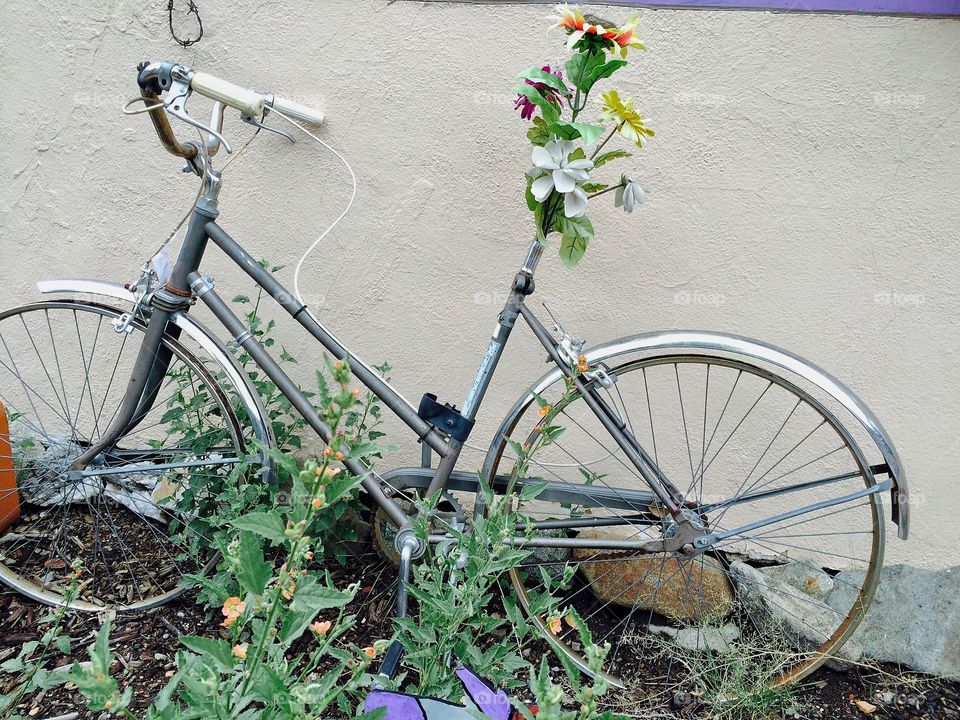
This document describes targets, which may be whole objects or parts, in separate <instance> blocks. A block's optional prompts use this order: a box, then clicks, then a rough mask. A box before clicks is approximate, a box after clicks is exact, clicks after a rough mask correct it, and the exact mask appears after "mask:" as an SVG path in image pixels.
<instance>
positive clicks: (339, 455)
mask: <svg viewBox="0 0 960 720" xmlns="http://www.w3.org/2000/svg"><path fill="white" fill-rule="evenodd" d="M327 364H328V370H329V372H330V375H331V376H332V378H333V380H332V383H331V384H330V385H328V386H327V393H328V397H329V402H328V403H327V404H326V405H324V406H322V409H321V410H320V413H321V416H322V417H323V419H324V420H325V422H326V423H327V424H328V425H329V426H330V428H331V429H332V430H333V432H334V437H333V439H332V440H331V442H330V443H329V445H328V446H327V447H325V448H324V449H323V451H322V453H321V454H320V455H319V457H318V458H317V459H316V460H311V461H309V462H307V463H305V464H304V466H303V467H302V468H300V467H298V465H297V462H296V460H295V459H293V458H291V457H290V456H288V455H285V454H283V453H280V452H279V451H273V455H274V458H275V459H276V460H277V462H278V463H279V464H281V465H282V466H283V468H284V469H285V471H286V472H288V473H289V474H290V476H291V477H292V483H291V488H290V499H289V502H288V503H287V504H285V505H281V504H278V503H275V504H274V505H273V506H272V507H270V508H269V509H263V508H259V509H255V510H252V511H249V512H246V513H244V514H242V515H240V516H239V517H236V518H235V519H233V520H232V521H231V522H230V527H231V528H232V537H231V539H230V541H229V542H228V543H226V545H225V547H224V560H223V565H224V569H225V571H226V572H228V573H229V575H230V576H231V577H232V579H233V582H234V583H235V585H234V586H235V587H238V588H239V594H238V595H236V596H231V597H228V598H226V599H224V600H223V603H222V608H221V610H222V614H223V616H224V618H225V619H224V621H223V623H222V625H223V627H224V633H225V635H226V636H225V637H215V638H210V637H197V636H184V637H181V638H180V642H181V643H182V644H183V646H184V649H183V650H181V651H179V652H178V654H177V671H176V673H175V674H174V676H173V677H172V678H171V679H170V681H169V682H168V683H167V685H166V686H165V687H164V688H163V690H161V691H160V693H159V694H158V695H157V696H156V698H155V699H154V701H153V703H152V705H151V706H150V707H149V708H148V709H147V711H146V715H145V717H146V718H149V719H151V720H167V719H169V720H174V719H178V720H179V719H181V718H237V719H240V718H243V719H247V718H257V719H258V720H267V719H270V720H274V719H276V720H281V719H283V720H287V719H289V720H293V719H304V720H305V719H306V718H310V719H311V720H312V719H313V718H316V717H320V716H322V715H323V714H324V713H325V712H327V711H328V709H331V708H334V707H336V708H339V710H340V712H342V713H344V714H352V710H353V706H354V701H353V694H354V693H355V692H356V691H357V690H358V689H359V688H360V687H363V686H365V685H367V684H368V683H369V676H368V674H367V669H368V667H369V665H370V663H371V662H372V660H373V659H374V658H375V657H376V655H377V653H378V652H379V651H380V650H381V649H382V646H383V643H380V642H378V643H375V644H374V645H373V646H371V647H367V648H364V649H362V650H361V649H359V648H356V647H353V646H351V645H349V644H347V643H346V642H344V641H343V635H344V633H345V632H346V631H347V630H348V629H349V627H350V625H351V623H352V620H353V618H352V616H350V615H347V614H345V609H344V608H345V607H346V606H347V604H348V603H349V602H350V601H351V600H352V599H353V597H354V595H355V593H356V592H357V588H356V587H355V586H351V587H349V588H347V589H346V590H340V589H337V588H335V587H334V586H333V583H332V581H331V578H330V576H329V573H320V572H318V571H316V570H314V569H313V567H315V566H316V564H317V563H318V562H319V560H320V559H321V558H322V554H323V544H322V543H318V542H317V539H316V538H315V536H313V535H311V534H310V533H309V528H311V527H313V526H314V524H315V522H316V521H317V520H318V519H319V518H321V517H322V516H324V515H327V514H329V513H331V512H333V509H335V508H337V507H338V506H339V505H342V504H343V503H346V502H347V501H348V499H349V498H351V497H353V496H354V495H355V494H356V493H357V491H358V489H359V485H360V480H359V478H357V477H355V476H352V475H350V474H349V473H347V472H345V471H341V470H339V469H338V468H337V467H335V466H334V463H335V462H336V461H337V460H338V459H347V458H350V459H355V460H359V461H365V460H367V459H369V458H370V457H371V456H372V455H373V454H374V453H375V452H376V446H375V444H373V443H372V442H370V441H369V439H368V438H363V437H360V436H357V435H353V434H348V433H347V432H345V430H344V427H345V426H344V421H345V419H346V418H347V417H349V416H351V414H355V413H356V412H357V411H358V398H359V392H358V391H356V390H355V389H351V388H350V386H349V380H350V371H349V366H348V365H347V363H346V362H336V363H332V362H329V360H328V361H327ZM269 557H275V558H276V559H275V560H273V561H271V560H270V559H268V558H269ZM321 613H322V614H323V615H324V618H323V619H321V618H320V617H319V616H320V615H321ZM108 638H109V625H105V626H104V627H103V628H102V629H101V631H100V634H99V636H98V640H97V642H96V644H95V645H94V647H93V648H92V649H91V651H90V655H91V663H90V664H89V665H87V666H82V665H79V664H75V665H74V667H73V669H72V670H71V671H70V674H69V678H70V680H71V681H72V682H74V683H75V684H76V685H77V687H78V688H79V689H80V691H81V692H82V693H83V695H84V696H85V697H86V699H87V702H88V705H89V707H90V708H91V709H93V710H106V711H108V712H110V713H114V714H119V715H122V716H125V717H135V716H134V714H133V713H132V711H131V710H130V707H129V705H130V699H131V694H130V691H129V688H128V689H127V690H125V691H123V692H120V690H119V687H118V685H117V683H116V680H115V679H113V678H112V677H110V674H109V667H110V663H111V661H112V658H111V655H110V650H109V640H108Z"/></svg>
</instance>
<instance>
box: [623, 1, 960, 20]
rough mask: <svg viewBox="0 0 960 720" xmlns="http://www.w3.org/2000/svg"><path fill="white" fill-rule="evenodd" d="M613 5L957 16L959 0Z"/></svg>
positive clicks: (696, 2)
mask: <svg viewBox="0 0 960 720" xmlns="http://www.w3.org/2000/svg"><path fill="white" fill-rule="evenodd" d="M606 2H609V3H610V4H614V5H636V6H639V7H653V8H656V7H673V8H677V7H680V8H720V9H723V8H727V9H741V10H787V11H792V12H835V13H853V14H862V15H916V16H938V17H960V0H606Z"/></svg>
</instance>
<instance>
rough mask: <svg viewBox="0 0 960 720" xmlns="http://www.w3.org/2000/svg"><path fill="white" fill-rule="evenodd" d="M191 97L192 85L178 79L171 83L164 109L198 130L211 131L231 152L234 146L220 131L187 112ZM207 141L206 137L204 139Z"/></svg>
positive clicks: (224, 147) (225, 148)
mask: <svg viewBox="0 0 960 720" xmlns="http://www.w3.org/2000/svg"><path fill="white" fill-rule="evenodd" d="M189 97H190V85H189V83H187V82H186V81H184V80H176V81H174V82H173V83H172V84H171V85H170V89H169V90H168V91H167V97H166V99H165V100H164V101H163V109H164V110H166V111H167V113H168V114H169V115H172V116H173V117H175V118H177V119H178V120H182V121H183V122H185V123H187V125H193V127H195V128H197V129H198V130H200V131H202V132H205V133H209V134H210V135H212V136H213V137H214V138H216V139H217V140H219V141H220V143H221V144H222V145H223V149H224V150H225V151H226V152H227V154H230V153H232V152H233V147H231V145H230V142H229V141H228V140H227V139H226V138H225V137H224V136H223V135H222V134H220V133H219V132H217V131H216V130H214V129H213V128H212V127H208V126H206V125H204V124H203V123H202V122H199V121H197V120H194V119H193V118H192V117H191V116H190V114H189V113H187V99H188V98H189ZM204 142H206V139H204Z"/></svg>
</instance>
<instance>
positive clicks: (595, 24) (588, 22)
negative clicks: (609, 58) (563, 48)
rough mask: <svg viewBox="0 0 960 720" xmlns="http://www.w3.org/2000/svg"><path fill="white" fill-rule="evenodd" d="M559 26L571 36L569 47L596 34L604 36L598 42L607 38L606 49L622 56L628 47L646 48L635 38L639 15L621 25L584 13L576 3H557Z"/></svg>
mask: <svg viewBox="0 0 960 720" xmlns="http://www.w3.org/2000/svg"><path fill="white" fill-rule="evenodd" d="M556 10H557V12H558V13H559V17H558V18H557V25H556V26H557V27H558V28H562V29H563V30H564V31H565V32H566V33H567V34H568V35H569V36H570V39H569V40H568V41H567V47H570V48H572V47H573V46H574V45H576V44H577V43H578V42H580V40H581V39H582V38H583V36H584V35H594V36H596V37H597V38H602V40H599V41H598V42H602V41H603V40H606V41H608V42H605V43H603V45H604V46H605V48H606V49H608V50H612V51H613V52H614V53H619V55H620V57H624V58H625V57H626V56H627V49H628V48H636V49H637V50H646V48H645V47H644V46H643V43H641V42H640V41H639V40H637V39H635V37H634V33H635V32H636V27H637V22H638V21H639V18H638V16H636V15H634V16H632V17H631V18H629V19H628V20H627V22H625V23H624V24H623V25H620V26H619V27H618V26H616V25H614V24H613V23H611V22H609V21H608V20H603V19H602V18H598V17H595V16H593V15H584V14H583V11H582V10H580V8H578V7H576V6H574V5H567V4H563V5H557V7H556Z"/></svg>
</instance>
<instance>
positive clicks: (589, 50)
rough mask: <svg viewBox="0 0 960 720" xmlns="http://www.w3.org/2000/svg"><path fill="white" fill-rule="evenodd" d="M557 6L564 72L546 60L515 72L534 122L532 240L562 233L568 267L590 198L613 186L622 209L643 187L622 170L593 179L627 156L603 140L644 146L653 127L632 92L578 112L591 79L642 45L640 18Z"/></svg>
mask: <svg viewBox="0 0 960 720" xmlns="http://www.w3.org/2000/svg"><path fill="white" fill-rule="evenodd" d="M557 12H558V14H559V17H558V18H557V24H556V27H558V28H560V29H561V30H563V31H564V32H566V33H567V35H568V40H567V47H568V48H569V49H570V50H572V51H573V55H572V56H571V57H570V59H569V60H567V63H566V66H565V68H564V70H566V78H564V72H563V71H561V70H559V69H553V68H551V67H550V66H549V65H544V66H542V67H540V68H536V67H534V68H530V69H529V70H527V71H526V72H523V73H520V75H519V76H518V77H519V78H520V79H521V80H523V81H524V83H523V84H522V85H520V86H519V87H518V88H517V93H518V95H517V101H516V109H518V110H519V111H520V117H521V118H523V119H524V120H529V121H530V122H531V123H532V127H531V128H530V129H529V130H528V131H527V137H528V138H529V139H530V142H532V143H533V145H534V147H533V167H532V168H531V169H530V170H529V171H528V172H527V190H526V199H527V207H529V208H530V210H531V211H532V212H533V216H534V221H535V223H536V226H537V239H538V240H539V241H540V242H546V238H547V236H548V235H549V234H550V233H553V232H556V233H559V234H560V236H561V241H560V257H561V259H562V260H563V262H564V264H565V265H567V266H569V267H572V266H574V265H576V264H577V263H578V262H579V261H580V258H582V257H583V255H584V253H585V252H586V251H587V245H588V244H589V242H590V238H592V237H593V225H592V224H591V223H590V220H589V219H588V218H587V216H586V212H587V201H588V200H589V199H590V198H593V197H596V196H598V195H602V194H604V193H608V192H616V195H615V198H616V205H617V207H622V208H623V209H624V210H626V211H627V212H633V208H634V207H635V206H637V205H638V204H640V203H642V202H643V201H644V199H645V196H644V192H643V189H642V188H641V187H640V185H639V184H637V183H636V182H634V181H633V180H631V179H630V178H628V177H627V176H626V175H621V176H620V180H619V182H617V183H616V184H614V185H609V184H604V183H600V182H596V181H594V180H593V179H592V178H591V176H590V173H591V172H593V171H594V170H596V169H598V168H600V167H603V166H604V165H606V164H607V163H609V162H611V161H614V160H617V159H619V158H625V157H630V155H631V154H632V153H630V152H628V151H626V150H620V149H609V148H607V143H608V142H609V141H610V140H611V139H612V138H613V136H614V135H619V136H621V137H622V138H625V139H626V140H628V141H629V142H630V143H631V144H632V145H635V146H636V147H637V148H641V147H643V143H644V142H645V141H646V140H647V139H648V138H651V137H653V130H651V129H650V128H648V127H647V126H646V124H645V119H644V117H643V115H641V114H640V113H638V112H637V111H636V110H634V106H633V102H634V101H633V98H621V97H620V93H619V92H617V91H616V90H613V89H611V90H608V91H607V92H605V93H603V94H602V104H601V109H600V112H599V114H597V116H596V118H595V119H594V121H593V122H584V119H583V118H582V117H581V114H582V113H583V112H584V110H586V108H587V103H588V100H589V98H590V93H591V92H592V91H593V89H594V85H596V84H597V83H598V82H600V81H601V80H606V79H607V78H609V77H610V76H611V75H613V74H614V73H615V72H616V71H617V70H619V69H620V68H622V67H625V66H626V65H627V59H626V58H627V52H628V50H630V49H635V50H644V49H645V48H644V46H643V45H642V44H641V43H640V41H639V40H637V39H636V37H635V29H636V24H637V18H636V17H633V18H630V19H629V20H628V21H627V22H626V23H625V24H623V25H620V26H616V25H614V24H613V23H610V22H608V21H606V20H603V19H601V18H598V17H595V16H593V15H589V14H584V13H583V12H581V10H580V8H578V7H575V6H570V5H559V6H557ZM605 148H607V149H605Z"/></svg>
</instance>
